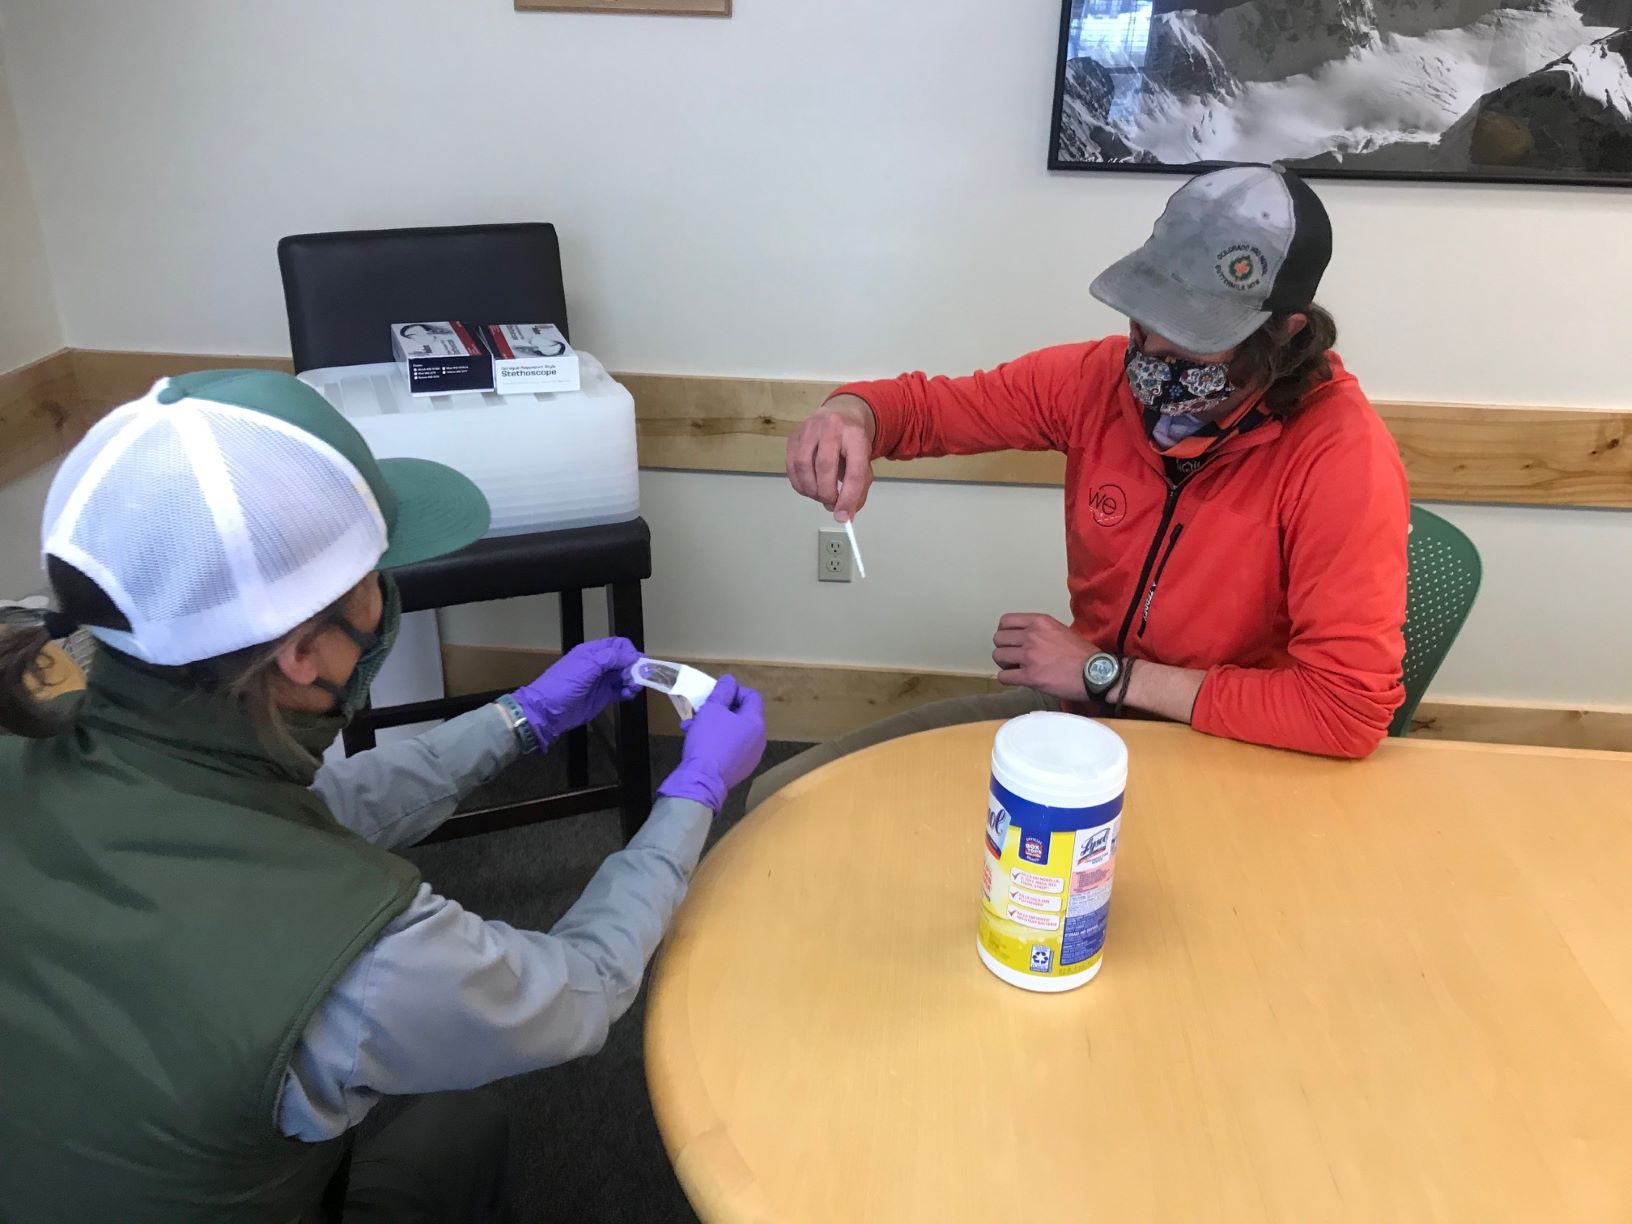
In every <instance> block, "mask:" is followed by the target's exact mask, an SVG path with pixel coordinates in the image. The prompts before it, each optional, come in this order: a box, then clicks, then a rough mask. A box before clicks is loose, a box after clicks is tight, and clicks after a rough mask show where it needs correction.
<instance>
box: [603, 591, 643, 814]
mask: <svg viewBox="0 0 1632 1224" xmlns="http://www.w3.org/2000/svg"><path fill="white" fill-rule="evenodd" d="M606 607H607V615H608V619H609V620H610V621H611V624H612V633H613V635H614V636H616V637H626V638H628V639H629V640H630V641H631V642H633V643H634V644H635V647H636V649H639V650H644V649H645V648H646V629H645V625H644V623H643V620H642V613H641V602H640V583H638V582H619V583H615V584H613V585H612V586H611V587H609V588H607V593H606ZM644 696H645V694H642V695H641V697H640V698H637V699H636V700H634V701H623V702H619V703H618V713H617V733H618V734H617V760H618V786H619V788H620V791H621V794H622V801H621V803H620V804H619V805H618V806H619V809H620V811H621V812H622V815H623V837H624V840H625V841H628V840H629V839H630V838H632V837H633V836H634V835H635V834H636V833H637V832H638V831H639V829H640V826H641V825H643V824H645V823H646V817H647V816H648V815H650V813H651V806H652V752H651V744H650V742H649V740H648V732H647V727H646V702H645V700H644Z"/></svg>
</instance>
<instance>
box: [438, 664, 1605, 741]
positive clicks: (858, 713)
mask: <svg viewBox="0 0 1632 1224" xmlns="http://www.w3.org/2000/svg"><path fill="white" fill-rule="evenodd" d="M556 657H557V656H556V654H555V652H554V651H548V650H532V649H524V648H519V647H507V646H459V645H444V646H443V647H442V666H443V673H444V675H445V677H446V681H447V686H448V692H449V693H450V694H453V695H459V694H464V693H480V692H486V691H488V690H491V689H501V688H510V687H515V686H519V685H522V684H526V683H527V682H528V681H530V680H532V679H534V678H535V677H536V676H537V675H538V674H539V673H540V672H542V671H543V670H544V669H545V668H546V667H548V666H549V665H550V664H551V663H552V662H554V661H555V659H556ZM665 657H667V656H665ZM674 661H675V662H678V663H691V664H694V665H695V666H698V667H701V668H702V669H703V670H705V671H707V672H710V673H712V674H714V675H720V674H722V673H724V672H727V671H729V672H730V673H731V674H732V675H734V676H736V677H737V678H738V679H740V680H741V681H742V682H743V683H744V684H748V685H752V686H753V687H754V688H756V689H758V690H759V691H760V692H761V693H763V694H764V695H765V711H766V712H765V721H766V725H767V727H768V728H769V730H770V733H771V737H772V738H773V739H786V740H811V741H819V740H827V739H832V738H834V737H835V736H839V735H843V734H844V733H845V732H847V731H853V730H855V729H856V728H858V727H864V726H866V725H867V724H868V723H872V722H876V721H878V720H879V719H880V718H886V717H888V716H889V715H891V714H898V713H901V712H902V711H904V710H908V709H911V708H912V707H913V706H918V705H923V704H925V703H926V702H930V701H939V700H940V699H942V698H943V697H973V696H977V695H979V694H982V693H995V692H999V691H1000V690H1001V686H1000V685H999V684H998V683H997V681H995V680H993V679H991V678H990V677H988V676H977V675H968V674H964V673H961V672H928V671H900V670H890V669H885V668H866V667H835V666H830V665H826V664H818V663H764V662H742V661H737V660H720V659H687V658H677V659H675V660H674ZM651 711H652V726H653V729H654V730H655V731H658V732H660V733H663V734H673V733H675V732H676V731H677V730H678V726H677V724H676V721H675V717H674V711H673V709H672V708H671V707H670V706H669V703H668V701H667V700H666V699H664V698H662V697H657V696H655V695H654V700H653V702H652V704H651ZM1412 727H1413V730H1412V735H1413V736H1416V737H1419V738H1422V739H1440V740H1466V741H1472V742H1477V743H1487V744H1528V745H1539V746H1542V747H1548V748H1585V749H1598V750H1604V751H1613V752H1632V709H1629V710H1611V709H1581V708H1575V707H1570V708H1566V707H1551V706H1520V705H1497V704H1482V703H1473V702H1424V703H1423V705H1422V706H1421V708H1420V709H1419V710H1418V712H1417V717H1416V719H1415V720H1414V721H1413V723H1412Z"/></svg>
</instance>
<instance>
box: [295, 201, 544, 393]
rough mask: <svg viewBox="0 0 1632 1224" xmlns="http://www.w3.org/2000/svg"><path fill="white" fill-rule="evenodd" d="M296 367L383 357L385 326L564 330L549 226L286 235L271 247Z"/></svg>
mask: <svg viewBox="0 0 1632 1224" xmlns="http://www.w3.org/2000/svg"><path fill="white" fill-rule="evenodd" d="M278 266H279V267H280V268H281V269H282V271H283V300H284V305H285V306H286V307H287V308H288V311H289V343H290V345H291V347H292V349H293V351H294V358H295V369H296V370H297V371H300V370H317V369H325V368H327V367H329V366H346V365H365V364H368V363H370V362H377V361H390V360H391V356H392V355H391V333H390V326H391V324H393V323H412V322H417V321H419V320H422V319H462V320H467V321H470V322H476V323H554V324H555V325H556V326H557V327H559V328H560V329H561V331H562V333H563V334H565V335H568V337H569V338H570V332H568V328H567V300H566V291H565V289H564V288H563V287H562V283H561V246H560V244H559V243H558V242H557V241H556V236H555V226H553V225H547V224H543V223H536V222H535V223H528V224H521V225H456V226H447V227H443V228H434V229H396V230H351V231H342V232H339V233H332V234H295V235H292V236H291V237H288V238H285V239H284V240H283V241H282V242H280V243H278Z"/></svg>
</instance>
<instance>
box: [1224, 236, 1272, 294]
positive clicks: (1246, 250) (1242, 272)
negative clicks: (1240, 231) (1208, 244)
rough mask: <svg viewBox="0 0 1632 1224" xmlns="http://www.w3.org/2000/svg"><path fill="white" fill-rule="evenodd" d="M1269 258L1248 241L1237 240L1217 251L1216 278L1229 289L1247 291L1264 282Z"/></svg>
mask: <svg viewBox="0 0 1632 1224" xmlns="http://www.w3.org/2000/svg"><path fill="white" fill-rule="evenodd" d="M1268 271H1269V260H1267V259H1265V258H1264V253H1263V252H1262V251H1260V250H1259V249H1258V248H1257V247H1255V246H1253V245H1252V244H1251V243H1248V242H1238V243H1236V245H1234V246H1232V247H1225V248H1224V249H1223V250H1222V251H1220V252H1219V253H1218V279H1219V280H1221V281H1223V282H1224V283H1225V284H1226V285H1227V286H1229V287H1230V288H1231V289H1238V290H1240V291H1242V292H1243V293H1244V292H1247V291H1249V290H1253V289H1256V288H1258V286H1259V285H1261V284H1263V283H1264V276H1265V274H1266V273H1267V272H1268Z"/></svg>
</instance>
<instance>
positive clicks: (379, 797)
mask: <svg viewBox="0 0 1632 1224" xmlns="http://www.w3.org/2000/svg"><path fill="white" fill-rule="evenodd" d="M517 752H518V747H517V744H516V739H515V735H514V733H513V732H512V730H511V728H510V724H509V721H508V719H507V718H506V717H505V715H504V713H503V712H502V711H500V710H499V709H498V708H497V707H496V706H487V707H484V708H483V709H479V710H474V711H472V712H471V713H469V714H465V715H463V716H461V717H459V718H456V719H453V720H452V721H450V722H447V723H444V724H443V725H442V726H440V727H437V728H435V729H434V730H432V731H428V732H426V733H425V734H424V735H421V736H417V737H415V738H414V739H411V740H406V741H403V742H401V743H397V744H392V745H388V746H386V747H382V748H376V749H374V750H373V751H371V752H364V753H359V754H358V755H357V756H354V757H351V758H349V759H347V760H344V761H340V762H337V763H335V764H331V765H327V766H325V767H324V768H323V770H322V771H321V772H320V773H319V774H318V777H317V780H316V782H315V783H314V784H313V787H312V789H313V790H315V791H316V792H317V793H318V794H319V795H321V796H322V798H323V800H324V801H325V802H326V803H327V804H328V805H329V808H330V810H331V811H333V813H334V815H335V818H336V819H337V820H339V821H340V823H341V824H343V825H345V826H347V827H348V828H350V829H352V830H354V831H355V832H356V833H358V834H359V835H361V836H362V837H365V838H367V839H368V840H369V841H371V842H374V843H375V844H377V845H381V846H404V845H409V844H411V843H413V842H415V841H418V840H419V839H420V838H422V837H424V836H425V835H426V834H428V833H430V832H431V831H432V830H433V829H435V828H436V827H437V826H438V825H440V824H441V823H442V822H443V821H444V820H446V819H447V818H448V817H449V816H451V815H452V814H453V810H454V808H455V807H456V806H457V805H458V803H459V800H460V799H462V798H463V797H464V796H465V795H467V794H469V793H470V791H472V790H473V789H475V787H477V786H478V785H480V784H481V783H483V782H485V781H487V780H488V779H489V778H491V777H492V776H493V775H494V774H496V773H498V772H499V770H500V769H502V768H503V767H504V766H505V765H507V764H509V763H510V761H512V760H513V759H515V757H516V755H517ZM713 815H714V814H713V812H711V811H710V810H709V809H708V808H707V807H706V806H704V805H703V804H700V803H693V802H691V801H689V800H685V799H659V800H658V801H657V804H656V806H655V807H653V809H652V814H651V817H650V819H648V820H647V822H646V824H645V825H644V826H643V827H642V829H641V831H640V832H639V833H637V834H636V835H635V837H634V839H633V840H632V841H631V842H630V843H629V845H628V846H627V847H625V848H624V849H622V850H620V851H618V852H617V853H616V854H613V855H610V856H609V857H608V858H607V860H606V861H605V862H604V863H603V864H602V865H601V867H600V870H599V871H597V872H596V873H595V877H594V878H593V879H592V880H591V881H590V882H589V886H588V887H587V888H586V889H585V890H584V892H583V895H582V896H581V897H579V899H578V900H577V901H576V902H575V903H574V904H573V906H572V908H571V909H570V910H568V911H567V913H566V914H565V915H564V916H563V917H562V918H561V921H559V922H558V923H556V925H555V927H554V928H553V929H552V930H551V931H550V932H549V933H548V934H545V933H542V932H538V931H521V930H517V929H515V928H514V927H511V926H507V925H506V924H504V923H502V922H486V921H484V920H482V919H481V918H479V917H477V916H476V915H475V914H472V913H470V912H469V911H468V910H466V909H464V908H463V907H462V906H460V905H459V904H457V903H456V902H453V901H450V900H448V899H447V898H446V897H441V896H438V895H437V894H436V893H435V892H433V891H432V890H431V887H430V885H428V884H422V885H421V886H420V889H419V893H418V894H417V895H416V896H415V897H414V899H413V901H411V902H410V903H409V905H408V908H407V909H406V910H404V911H403V912H402V913H401V914H399V915H398V916H397V917H396V918H395V919H394V920H393V921H392V922H391V923H390V924H389V925H387V926H386V927H385V929H384V930H383V931H381V932H380V934H379V936H378V937H377V938H376V939H375V940H374V942H373V943H372V944H370V945H369V946H368V947H367V948H366V949H364V951H363V953H362V955H361V956H359V957H358V958H357V959H356V960H355V961H354V962H352V965H351V967H350V968H349V969H347V970H346V972H345V973H344V974H343V975H342V976H341V978H340V979H339V981H337V982H336V983H335V985H334V987H333V989H332V990H330V992H329V994H328V996H327V997H326V998H325V999H324V1000H323V1002H322V1003H320V1004H319V1005H318V1008H317V1011H316V1012H315V1013H313V1015H312V1019H311V1021H310V1022H309V1023H308V1024H307V1026H306V1031H305V1033H304V1034H302V1036H301V1039H300V1041H299V1043H298V1044H297V1045H296V1046H295V1050H294V1053H293V1055H292V1056H291V1058H290V1060H289V1070H288V1072H287V1074H286V1075H285V1076H284V1082H283V1091H282V1094H281V1096H280V1098H279V1101H278V1108H277V1123H278V1127H279V1129H280V1130H281V1131H282V1132H283V1133H284V1134H286V1135H289V1136H292V1137H294V1138H296V1139H303V1140H306V1141H308V1142H318V1141H320V1140H324V1139H331V1138H333V1137H334V1136H336V1135H339V1134H341V1133H342V1132H344V1131H346V1130H348V1129H349V1128H351V1127H353V1126H355V1125H356V1124H357V1123H358V1122H360V1121H361V1120H362V1119H363V1117H364V1116H365V1115H366V1114H367V1113H368V1111H369V1110H370V1109H372V1108H373V1106H374V1103H375V1102H376V1101H377V1100H378V1099H379V1098H380V1097H382V1096H400V1095H404V1094H409V1093H424V1092H441V1091H446V1090H450V1089H460V1088H473V1087H476V1086H477V1085H479V1084H485V1083H488V1082H489V1081H491V1080H495V1079H500V1078H502V1077H504V1076H507V1075H517V1074H520V1073H521V1072H524V1071H533V1070H537V1069H538V1068H540V1067H547V1066H552V1065H554V1064H556V1063H561V1062H566V1061H567V1060H568V1059H572V1058H577V1057H579V1056H581V1055H584V1054H592V1053H594V1052H595V1051H596V1050H598V1049H600V1048H601V1045H602V1043H603V1042H604V1041H605V1040H606V1034H607V1030H608V1029H609V1028H610V1027H611V1024H612V1022H613V1021H614V1020H616V1019H617V1018H618V1017H619V1016H621V1015H622V1014H623V1013H624V1012H625V1011H626V1010H628V1007H629V1005H630V1003H632V1002H633V1001H634V998H635V995H636V993H637V992H638V991H639V989H640V979H641V975H642V973H643V972H644V971H645V968H646V962H647V961H648V960H649V959H650V958H651V955H652V953H653V952H654V951H655V950H656V949H657V945H658V942H659V941H660V940H661V939H662V938H663V932H664V931H665V930H666V929H667V928H668V925H669V920H670V919H671V918H672V917H673V916H674V911H675V910H676V908H678V906H679V904H680V901H681V898H683V897H684V896H685V892H686V884H687V882H688V881H689V879H690V877H691V872H692V870H693V869H694V868H695V867H696V866H697V860H698V858H699V857H700V856H701V854H702V850H703V841H704V839H705V837H706V836H707V835H708V828H709V824H710V822H711V821H712V819H713Z"/></svg>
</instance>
